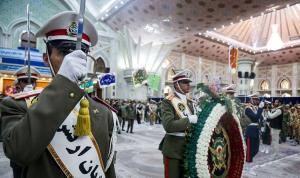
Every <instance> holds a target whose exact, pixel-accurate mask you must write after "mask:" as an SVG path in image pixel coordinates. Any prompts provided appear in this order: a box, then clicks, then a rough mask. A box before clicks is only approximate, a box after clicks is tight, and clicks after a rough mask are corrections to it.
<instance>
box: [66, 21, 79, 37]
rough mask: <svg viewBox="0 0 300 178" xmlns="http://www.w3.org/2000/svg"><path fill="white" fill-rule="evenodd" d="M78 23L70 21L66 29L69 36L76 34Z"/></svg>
mask: <svg viewBox="0 0 300 178" xmlns="http://www.w3.org/2000/svg"><path fill="white" fill-rule="evenodd" d="M77 29H78V25H77V23H76V22H71V24H70V26H69V28H68V29H67V33H68V35H69V36H76V35H77Z"/></svg>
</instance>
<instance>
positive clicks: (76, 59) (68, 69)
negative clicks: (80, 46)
mask: <svg viewBox="0 0 300 178" xmlns="http://www.w3.org/2000/svg"><path fill="white" fill-rule="evenodd" d="M58 74H60V75H62V76H64V77H66V78H68V79H69V80H71V81H72V82H74V83H77V82H78V81H81V80H83V79H84V78H85V76H86V75H87V59H86V54H85V53H84V52H83V51H81V50H76V51H73V52H71V53H70V54H68V55H66V56H65V58H64V60H63V62H62V64H61V66H60V68H59V70H58Z"/></svg>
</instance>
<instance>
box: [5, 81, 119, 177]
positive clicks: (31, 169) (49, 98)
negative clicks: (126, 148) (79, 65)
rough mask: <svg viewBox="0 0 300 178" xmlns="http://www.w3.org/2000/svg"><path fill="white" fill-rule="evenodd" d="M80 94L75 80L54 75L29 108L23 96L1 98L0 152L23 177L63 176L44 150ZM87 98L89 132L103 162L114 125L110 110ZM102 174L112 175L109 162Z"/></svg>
mask: <svg viewBox="0 0 300 178" xmlns="http://www.w3.org/2000/svg"><path fill="white" fill-rule="evenodd" d="M83 95H84V92H83V91H82V90H81V89H80V88H79V87H78V86H77V85H76V84H74V83H73V82H71V81H70V80H68V79H67V78H65V77H63V76H61V75H56V76H55V77H54V79H53V81H52V82H51V83H50V85H49V86H48V87H46V88H45V89H44V90H43V92H42V93H41V94H40V95H39V99H38V101H37V102H36V103H35V104H33V105H32V106H31V107H30V108H27V105H26V102H25V100H23V99H21V100H15V99H13V98H11V97H7V98H5V99H4V100H3V101H2V103H1V104H0V109H1V115H2V136H3V147H4V152H5V155H6V156H7V157H8V158H9V159H11V160H12V161H14V162H16V163H18V164H20V165H22V166H23V167H24V170H23V172H22V175H23V177H25V178H40V177H43V178H64V177H66V176H65V175H64V173H63V171H62V170H61V169H60V167H59V166H58V165H57V163H56V162H55V161H54V159H53V158H52V156H51V154H50V153H49V152H48V150H47V146H48V145H49V143H50V142H51V140H52V139H53V137H54V134H55V133H56V130H57V128H58V127H59V126H60V125H61V124H62V122H63V121H64V120H65V119H66V117H67V116H68V115H69V113H70V112H71V111H72V110H73V108H74V107H75V106H76V104H77V103H78V102H79V101H80V99H81V98H82V97H83ZM88 99H89V102H90V107H89V110H90V116H91V126H92V133H93V135H94V137H95V139H96V141H97V143H98V145H99V148H100V152H101V154H102V159H103V162H104V165H106V162H107V159H108V154H109V153H108V152H109V144H110V137H111V135H112V130H113V125H114V124H113V119H112V113H111V111H109V110H108V109H107V108H106V107H105V106H103V105H101V104H99V103H96V102H95V101H93V100H92V99H90V98H88ZM96 111H97V112H96ZM74 161H75V160H74ZM105 175H106V177H108V178H110V177H115V172H114V165H113V164H111V166H110V168H109V169H108V170H107V171H106V172H105Z"/></svg>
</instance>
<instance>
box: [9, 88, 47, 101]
mask: <svg viewBox="0 0 300 178" xmlns="http://www.w3.org/2000/svg"><path fill="white" fill-rule="evenodd" d="M42 91H43V89H39V90H32V91H27V92H20V93H16V94H13V95H11V97H12V98H14V99H16V100H18V99H24V98H29V97H33V96H38V95H39V94H40V93H41V92H42Z"/></svg>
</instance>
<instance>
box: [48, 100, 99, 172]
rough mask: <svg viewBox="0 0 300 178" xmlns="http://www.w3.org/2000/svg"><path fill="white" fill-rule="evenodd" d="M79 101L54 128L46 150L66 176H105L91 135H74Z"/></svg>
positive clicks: (95, 143) (96, 146)
mask: <svg viewBox="0 0 300 178" xmlns="http://www.w3.org/2000/svg"><path fill="white" fill-rule="evenodd" d="M79 103H80V102H78V103H77V105H76V106H75V108H74V109H73V111H72V112H71V113H70V114H69V115H68V117H67V118H66V119H65V121H64V122H63V123H62V124H61V126H60V127H59V128H58V129H57V130H56V133H55V135H54V138H53V139H52V141H51V143H50V144H49V145H48V147H47V148H48V150H49V152H50V153H51V155H52V157H53V158H54V160H55V161H56V162H57V164H58V165H59V167H60V168H61V170H62V171H63V172H64V174H65V175H66V177H68V178H87V177H89V178H105V174H104V171H103V170H104V164H103V160H102V156H101V152H100V149H99V147H98V144H97V142H96V140H95V138H94V136H93V135H92V133H91V134H90V135H89V136H82V137H77V136H74V135H73V133H74V126H75V125H76V120H77V115H78V111H79V107H80V106H79Z"/></svg>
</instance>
